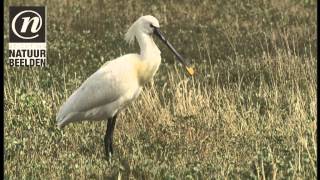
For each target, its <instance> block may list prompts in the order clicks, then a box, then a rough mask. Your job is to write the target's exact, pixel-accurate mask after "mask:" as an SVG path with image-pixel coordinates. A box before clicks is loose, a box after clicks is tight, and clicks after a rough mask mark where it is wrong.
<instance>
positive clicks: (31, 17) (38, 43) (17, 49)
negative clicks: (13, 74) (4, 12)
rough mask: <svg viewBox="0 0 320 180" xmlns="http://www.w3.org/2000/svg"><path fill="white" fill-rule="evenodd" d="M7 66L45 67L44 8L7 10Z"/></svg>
mask: <svg viewBox="0 0 320 180" xmlns="http://www.w3.org/2000/svg"><path fill="white" fill-rule="evenodd" d="M9 22H10V24H9V63H8V64H9V65H10V66H14V67H31V66H40V67H44V66H46V56H47V44H46V7H44V6H11V7H10V9H9Z"/></svg>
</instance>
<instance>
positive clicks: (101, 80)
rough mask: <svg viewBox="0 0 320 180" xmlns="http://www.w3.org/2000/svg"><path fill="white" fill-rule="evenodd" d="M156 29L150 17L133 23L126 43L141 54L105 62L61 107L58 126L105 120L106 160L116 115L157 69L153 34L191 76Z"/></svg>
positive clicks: (181, 60)
mask: <svg viewBox="0 0 320 180" xmlns="http://www.w3.org/2000/svg"><path fill="white" fill-rule="evenodd" d="M159 27H160V26H159V21H158V20H157V19H156V18H155V17H153V16H151V15H147V16H142V17H140V18H139V19H138V20H137V21H135V22H134V23H133V25H132V26H131V27H130V28H129V30H128V32H127V33H126V34H125V40H126V41H127V42H128V43H133V41H134V39H137V41H138V43H139V46H140V54H127V55H124V56H121V57H119V58H116V59H114V60H112V61H108V62H106V63H105V64H104V65H103V66H102V67H101V68H100V69H98V71H96V72H95V73H94V74H92V75H91V76H90V77H89V78H88V79H87V80H86V81H85V82H84V83H83V84H82V85H81V86H80V87H79V88H78V89H77V90H76V91H75V92H74V93H73V94H72V95H71V96H70V97H69V98H68V99H67V101H66V102H65V103H64V104H63V105H62V107H61V108H60V110H59V112H58V114H57V124H58V126H59V127H60V128H63V127H64V126H65V125H67V124H69V123H71V122H79V121H83V120H89V121H94V120H107V130H106V134H105V137H104V143H105V150H106V156H107V158H109V157H110V155H112V153H113V148H112V139H113V131H114V127H115V123H116V118H117V114H118V112H119V111H120V110H121V109H123V108H124V107H125V106H126V105H128V104H129V103H130V102H131V101H133V100H134V99H135V98H136V97H137V96H138V95H139V94H140V92H141V89H142V87H143V85H144V84H145V83H147V82H148V81H150V80H151V79H152V77H153V76H154V74H155V73H156V71H157V70H158V68H159V65H160V62H161V57H160V50H159V49H158V47H157V45H156V44H155V43H154V41H153V39H152V34H154V35H156V36H157V37H159V38H160V39H161V40H162V41H163V42H164V43H165V44H166V45H167V46H168V47H169V48H170V50H171V51H172V52H173V53H174V54H175V55H176V56H177V58H178V60H179V61H180V62H181V63H182V64H183V65H184V66H185V67H186V69H187V71H188V73H189V74H190V75H193V69H192V68H191V67H190V66H189V63H188V62H187V61H186V60H184V59H183V58H182V56H181V55H180V54H179V53H178V52H177V51H176V50H175V49H174V48H173V46H172V45H171V44H170V43H169V42H168V41H167V40H166V39H165V38H164V36H163V35H162V33H161V32H160V30H159Z"/></svg>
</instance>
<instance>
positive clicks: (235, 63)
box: [4, 0, 317, 179]
mask: <svg viewBox="0 0 320 180" xmlns="http://www.w3.org/2000/svg"><path fill="white" fill-rule="evenodd" d="M23 4H24V5H35V4H36V5H42V4H46V5H47V10H48V64H49V67H46V68H29V69H28V68H13V67H9V66H8V64H7V63H6V62H7V59H8V58H7V56H8V54H7V53H8V52H7V48H8V46H7V45H8V44H7V42H8V33H7V31H8V6H9V5H23ZM146 14H152V15H154V16H156V17H157V18H158V19H159V21H160V26H161V29H162V31H163V32H164V33H165V34H166V36H167V38H168V39H169V40H170V42H172V44H173V45H174V46H175V47H176V48H177V49H178V51H179V52H181V54H183V55H184V56H185V57H187V58H189V59H191V60H192V61H193V62H194V66H195V69H196V75H195V76H194V77H193V78H191V77H189V76H187V75H186V73H185V70H184V69H183V68H181V67H180V66H179V65H178V64H177V63H175V62H174V56H173V54H171V52H170V51H169V50H168V49H167V48H166V47H165V46H164V45H162V44H161V43H160V42H159V41H157V44H158V45H159V47H160V49H161V50H162V60H163V62H162V65H161V66H160V70H159V72H158V73H157V75H156V76H155V78H154V81H153V82H151V83H149V84H148V85H147V86H146V87H145V88H144V91H143V93H142V94H141V95H140V97H139V98H138V99H137V100H136V101H135V102H134V104H132V105H130V106H129V107H128V108H127V109H126V110H124V111H123V112H121V113H120V115H119V118H118V121H117V124H116V129H115V137H114V138H115V139H114V141H115V155H114V157H113V159H112V161H111V162H108V161H107V160H106V159H105V156H104V146H103V136H104V133H105V128H106V123H105V122H102V121H101V122H95V123H90V122H83V123H76V124H71V125H69V126H67V127H66V128H65V129H64V130H60V129H58V128H57V127H56V124H55V115H56V113H57V111H58V108H59V107H60V105H61V104H62V103H63V102H64V101H65V100H66V98H67V97H68V96H69V95H70V94H71V93H72V92H73V91H74V90H75V89H76V88H77V87H79V85H80V84H81V83H82V82H83V81H84V80H85V79H86V78H87V77H88V76H89V75H90V74H92V73H93V72H95V71H96V70H97V69H98V68H99V67H100V66H101V65H102V64H103V63H104V62H106V61H108V60H110V59H113V58H115V57H118V56H120V55H123V54H126V53H130V52H138V51H139V49H138V46H137V45H135V46H134V47H129V45H127V44H126V43H125V41H124V40H123V36H124V33H125V32H126V30H127V29H128V27H129V26H130V25H131V23H132V22H133V21H135V20H136V19H137V18H138V17H140V16H141V15H146ZM4 17H5V30H7V31H6V33H5V37H4V38H5V46H6V47H5V57H6V58H5V59H4V62H5V63H4V64H5V71H4V79H5V84H4V85H5V88H4V96H5V106H4V109H5V121H4V123H5V128H4V133H5V134H4V135H5V177H6V179H56V178H59V179H66V178H67V179H69V178H72V179H97V178H98V179H106V178H107V177H108V178H118V177H121V178H122V179H211V178H215V179H224V178H227V179H316V177H317V174H316V165H317V160H316V158H317V139H316V131H317V125H316V114H317V111H316V88H317V86H316V82H317V79H316V67H317V66H316V56H317V53H316V1H314V0H304V1H297V0H283V1H276V0H266V1H260V0H250V1H236V0H232V1H223V0H215V1H209V0H204V1H187V0H184V1H179V3H178V2H177V1H170V0H166V1H163V2H161V3H160V2H157V1H146V0H145V1H142V0H139V1H128V2H127V1H126V2H125V1H111V0H100V1H97V3H90V1H82V2H80V3H79V2H78V1H68V3H66V2H60V1H59V2H58V1H40V0H35V2H34V3H31V2H28V3H22V2H19V1H10V2H8V1H6V2H5V16H4Z"/></svg>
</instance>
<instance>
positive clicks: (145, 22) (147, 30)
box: [125, 15, 194, 75]
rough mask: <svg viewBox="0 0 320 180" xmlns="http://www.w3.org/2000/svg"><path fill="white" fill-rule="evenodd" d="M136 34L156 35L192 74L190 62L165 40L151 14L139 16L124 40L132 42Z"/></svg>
mask: <svg viewBox="0 0 320 180" xmlns="http://www.w3.org/2000/svg"><path fill="white" fill-rule="evenodd" d="M138 34H147V35H150V36H151V35H152V34H154V35H156V36H157V37H158V38H159V39H160V40H161V41H162V42H163V43H164V44H166V45H167V46H168V47H169V49H170V50H171V51H172V52H173V53H174V54H175V55H176V57H177V58H178V60H179V61H180V62H181V63H182V64H183V65H184V66H185V67H186V69H187V72H188V73H189V74H190V75H193V74H194V71H193V69H192V67H190V62H189V61H188V60H186V59H184V58H183V57H182V56H181V55H180V54H179V53H178V52H177V51H176V50H175V49H174V47H173V46H172V45H171V43H170V42H169V41H168V40H166V38H165V37H164V35H163V34H162V33H161V31H160V25H159V21H158V20H157V19H156V18H155V17H153V16H151V15H146V16H141V17H140V18H139V19H138V20H136V21H135V22H134V23H133V24H132V25H131V27H130V28H129V30H128V32H127V33H126V34H125V40H126V41H127V42H128V43H129V44H132V43H133V42H134V39H135V37H136V36H137V35H138Z"/></svg>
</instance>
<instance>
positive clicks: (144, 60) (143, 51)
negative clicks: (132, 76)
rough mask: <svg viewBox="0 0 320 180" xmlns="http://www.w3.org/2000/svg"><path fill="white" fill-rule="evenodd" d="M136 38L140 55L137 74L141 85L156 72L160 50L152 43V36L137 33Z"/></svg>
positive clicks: (159, 59) (159, 61)
mask: <svg viewBox="0 0 320 180" xmlns="http://www.w3.org/2000/svg"><path fill="white" fill-rule="evenodd" d="M137 40H138V42H139V46H140V57H141V61H140V62H139V70H138V75H139V79H140V83H141V85H143V84H145V83H146V82H148V81H149V80H151V79H152V77H153V76H154V74H155V73H156V72H157V70H158V68H159V66H160V63H161V56H160V50H159V49H158V47H157V45H156V44H155V43H154V41H153V39H152V37H151V36H150V35H147V34H139V35H138V36H137Z"/></svg>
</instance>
